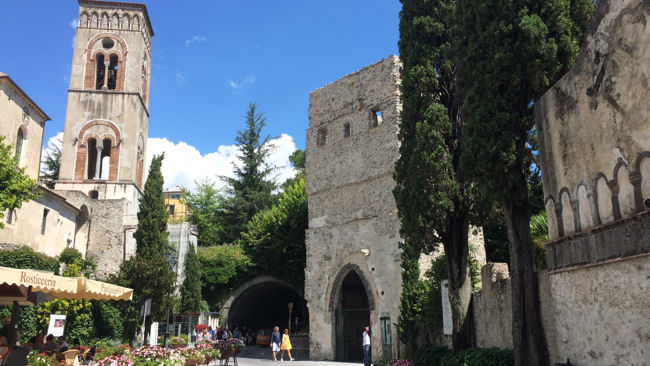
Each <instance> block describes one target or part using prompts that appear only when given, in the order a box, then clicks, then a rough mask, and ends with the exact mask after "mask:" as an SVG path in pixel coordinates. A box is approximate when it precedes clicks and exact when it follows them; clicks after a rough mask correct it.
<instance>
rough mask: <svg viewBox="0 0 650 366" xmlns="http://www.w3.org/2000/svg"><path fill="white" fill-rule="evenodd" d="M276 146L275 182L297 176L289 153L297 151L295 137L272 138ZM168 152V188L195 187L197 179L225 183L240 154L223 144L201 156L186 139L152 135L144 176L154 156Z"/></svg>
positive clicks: (165, 167)
mask: <svg viewBox="0 0 650 366" xmlns="http://www.w3.org/2000/svg"><path fill="white" fill-rule="evenodd" d="M271 143H272V144H273V146H274V147H275V148H274V149H273V151H272V152H271V154H270V156H269V157H268V162H269V164H271V165H273V166H275V167H276V168H277V170H276V171H274V172H273V176H274V178H275V180H276V183H278V184H281V183H282V182H284V181H285V180H286V179H287V178H290V177H293V176H295V175H296V170H295V169H293V168H292V167H291V164H290V162H289V155H291V153H293V152H294V151H295V150H296V144H295V143H294V141H293V137H291V136H289V135H287V134H282V135H281V136H280V137H278V138H276V139H273V140H271ZM163 152H164V153H165V159H164V160H163V165H162V173H163V177H164V179H165V188H175V187H176V186H183V187H186V188H189V189H194V181H197V180H201V179H204V178H209V179H212V180H213V181H214V182H215V183H216V185H217V186H218V187H222V186H223V182H222V181H221V179H219V177H220V176H227V177H233V175H234V173H233V163H238V162H239V160H237V154H238V153H239V152H238V150H237V146H236V145H220V146H219V147H218V148H217V150H216V151H214V152H211V153H208V154H205V155H202V154H201V152H200V151H199V150H197V149H196V148H195V147H194V146H192V145H189V144H187V143H185V142H183V141H180V142H178V143H175V142H173V141H169V140H167V138H164V137H163V138H157V137H150V138H149V139H148V140H147V161H146V165H145V175H146V174H147V173H148V172H149V165H150V164H151V159H152V158H153V156H154V155H158V154H161V153H163Z"/></svg>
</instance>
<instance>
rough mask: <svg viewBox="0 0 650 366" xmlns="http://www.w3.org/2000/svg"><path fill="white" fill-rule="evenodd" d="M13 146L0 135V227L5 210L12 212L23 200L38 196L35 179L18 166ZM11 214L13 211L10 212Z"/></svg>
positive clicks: (2, 226) (2, 223)
mask: <svg viewBox="0 0 650 366" xmlns="http://www.w3.org/2000/svg"><path fill="white" fill-rule="evenodd" d="M12 150H13V146H12V145H5V144H4V137H3V136H0V229H2V228H4V222H3V221H4V220H2V219H3V218H4V216H5V212H6V211H10V212H13V210H15V209H18V208H20V207H21V206H22V204H23V202H25V201H29V200H31V199H36V198H38V197H39V194H38V192H37V191H36V187H37V184H36V181H35V180H34V179H32V178H30V177H28V176H27V175H25V169H24V168H22V169H21V168H18V160H17V159H16V156H15V155H14V152H13V151H12ZM12 214H13V213H12Z"/></svg>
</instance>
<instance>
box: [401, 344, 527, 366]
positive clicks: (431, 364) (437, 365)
mask: <svg viewBox="0 0 650 366" xmlns="http://www.w3.org/2000/svg"><path fill="white" fill-rule="evenodd" d="M413 363H414V364H415V366H512V365H514V364H515V356H514V353H513V352H512V350H510V349H499V348H474V349H469V350H465V351H461V352H458V353H457V354H456V355H452V354H451V350H449V349H448V348H445V347H436V346H433V345H426V346H423V347H421V348H419V349H418V350H417V351H415V353H414V354H413Z"/></svg>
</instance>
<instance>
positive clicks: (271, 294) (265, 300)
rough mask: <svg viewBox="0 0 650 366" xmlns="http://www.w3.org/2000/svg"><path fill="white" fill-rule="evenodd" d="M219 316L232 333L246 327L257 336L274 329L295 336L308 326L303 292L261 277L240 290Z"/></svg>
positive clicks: (283, 283) (277, 281)
mask: <svg viewBox="0 0 650 366" xmlns="http://www.w3.org/2000/svg"><path fill="white" fill-rule="evenodd" d="M289 303H291V304H292V307H291V312H290V309H289ZM222 315H223V316H222V319H223V320H224V321H225V323H224V324H227V325H228V327H229V328H230V329H231V330H233V329H235V328H236V327H239V328H243V327H246V328H248V329H251V330H253V331H255V332H256V333H257V331H258V330H260V329H264V331H265V334H267V335H268V334H269V330H270V329H271V328H272V327H274V326H276V325H277V326H279V327H280V328H281V329H284V328H290V329H291V332H292V333H295V332H297V331H303V330H305V328H306V327H307V325H308V324H309V314H308V311H307V302H306V301H305V300H304V297H303V294H302V289H300V288H297V287H295V286H293V285H292V284H289V283H288V282H286V281H283V280H281V279H279V278H276V277H272V276H261V277H258V278H255V279H254V280H252V281H249V282H247V283H245V284H244V285H242V286H240V287H239V288H238V289H237V290H235V291H234V292H233V294H232V295H231V296H230V298H229V299H228V301H226V303H225V304H224V307H223V309H222ZM289 322H291V326H289Z"/></svg>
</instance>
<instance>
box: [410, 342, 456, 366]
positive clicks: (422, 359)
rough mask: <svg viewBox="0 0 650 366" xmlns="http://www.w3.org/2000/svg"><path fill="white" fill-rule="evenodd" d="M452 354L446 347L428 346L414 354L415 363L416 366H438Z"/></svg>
mask: <svg viewBox="0 0 650 366" xmlns="http://www.w3.org/2000/svg"><path fill="white" fill-rule="evenodd" d="M450 353H451V351H450V350H449V349H448V348H446V347H437V346H434V345H432V344H427V345H424V346H422V347H420V348H418V349H417V350H416V351H415V352H414V353H413V363H414V364H415V366H438V365H440V361H441V360H442V359H443V358H444V357H445V356H448V355H449V354H450Z"/></svg>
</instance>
